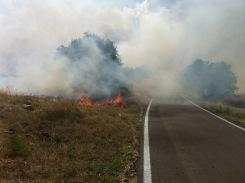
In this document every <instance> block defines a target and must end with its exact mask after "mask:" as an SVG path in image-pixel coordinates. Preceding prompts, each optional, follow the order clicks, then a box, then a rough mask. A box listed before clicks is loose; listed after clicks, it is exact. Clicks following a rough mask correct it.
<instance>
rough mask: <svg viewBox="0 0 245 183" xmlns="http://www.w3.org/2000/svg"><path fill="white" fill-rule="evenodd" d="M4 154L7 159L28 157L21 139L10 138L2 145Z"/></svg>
mask: <svg viewBox="0 0 245 183" xmlns="http://www.w3.org/2000/svg"><path fill="white" fill-rule="evenodd" d="M4 154H5V155H6V156H8V157H11V158H15V157H26V156H27V155H28V151H27V146H26V143H25V141H24V140H23V139H21V138H19V137H10V138H8V139H7V140H6V142H5V144H4Z"/></svg>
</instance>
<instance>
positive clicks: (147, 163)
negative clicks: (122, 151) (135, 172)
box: [143, 100, 152, 183]
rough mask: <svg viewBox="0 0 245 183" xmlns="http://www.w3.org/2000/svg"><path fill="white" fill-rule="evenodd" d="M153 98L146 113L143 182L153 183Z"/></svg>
mask: <svg viewBox="0 0 245 183" xmlns="http://www.w3.org/2000/svg"><path fill="white" fill-rule="evenodd" d="M151 104H152V100H151V101H150V103H149V105H148V107H147V111H146V114H145V124H144V172H143V174H144V175H143V176H144V178H143V182H144V183H152V176H151V157H150V146H149V123H148V119H149V111H150V108H151Z"/></svg>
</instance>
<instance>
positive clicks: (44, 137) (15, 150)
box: [0, 94, 142, 183]
mask: <svg viewBox="0 0 245 183" xmlns="http://www.w3.org/2000/svg"><path fill="white" fill-rule="evenodd" d="M141 113H142V108H141V107H140V106H139V105H136V104H134V105H130V106H128V107H127V108H125V109H124V108H119V107H111V106H103V105H95V106H93V107H91V108H86V107H82V106H78V105H77V104H76V103H74V102H72V101H69V100H65V99H64V100H54V99H44V98H37V97H24V96H6V95H3V94H0V130H1V133H0V143H1V144H0V145H1V146H0V147H1V148H0V182H1V181H6V182H8V181H10V182H57V183H58V182H74V183H75V182H91V183H93V182H94V183H104V182H106V183H110V182H119V181H121V179H123V177H125V175H126V176H134V173H130V172H133V170H132V169H135V168H136V167H135V164H134V163H135V161H136V160H135V156H137V154H138V151H137V149H138V139H139V131H140V126H141V120H142V119H141V115H140V114H141ZM132 161H133V162H132Z"/></svg>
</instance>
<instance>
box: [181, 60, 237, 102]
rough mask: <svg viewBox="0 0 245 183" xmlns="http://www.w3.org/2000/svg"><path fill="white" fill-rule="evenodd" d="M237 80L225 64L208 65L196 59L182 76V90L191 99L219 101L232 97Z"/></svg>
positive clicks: (229, 67) (206, 62)
mask: <svg viewBox="0 0 245 183" xmlns="http://www.w3.org/2000/svg"><path fill="white" fill-rule="evenodd" d="M236 84H237V79H236V76H235V74H234V73H233V72H232V70H231V66H230V65H229V64H227V63H225V62H219V63H210V62H208V61H204V60H202V59H197V60H196V61H194V62H193V63H192V64H191V65H189V66H188V67H187V68H186V70H185V71H184V73H183V75H182V86H183V89H184V90H185V91H186V92H187V93H189V94H191V95H192V96H193V97H196V98H200V99H205V100H219V99H224V98H227V97H230V96H232V95H234V93H235V91H236V89H237V87H236Z"/></svg>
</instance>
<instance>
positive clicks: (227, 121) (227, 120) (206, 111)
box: [183, 97, 245, 131]
mask: <svg viewBox="0 0 245 183" xmlns="http://www.w3.org/2000/svg"><path fill="white" fill-rule="evenodd" d="M183 98H184V99H185V100H187V101H188V102H189V103H191V104H192V105H194V106H196V107H197V108H199V109H201V110H203V111H205V112H207V113H209V114H211V115H213V116H215V117H216V118H218V119H220V120H222V121H224V122H226V123H228V124H230V125H232V126H234V127H236V128H239V129H240V130H242V131H245V129H244V128H242V127H240V126H238V125H236V124H234V123H232V122H230V121H228V120H226V119H224V118H222V117H220V116H218V115H216V114H214V113H212V112H210V111H208V110H206V109H204V108H202V107H201V106H199V105H197V104H195V103H194V102H192V101H191V100H190V99H188V98H186V97H183Z"/></svg>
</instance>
